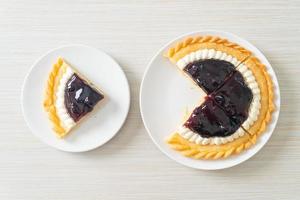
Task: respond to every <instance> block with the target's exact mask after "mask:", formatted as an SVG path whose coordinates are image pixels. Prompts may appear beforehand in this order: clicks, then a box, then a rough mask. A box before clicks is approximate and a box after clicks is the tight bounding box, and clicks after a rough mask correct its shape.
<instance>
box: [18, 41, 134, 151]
mask: <svg viewBox="0 0 300 200" xmlns="http://www.w3.org/2000/svg"><path fill="white" fill-rule="evenodd" d="M60 56H61V57H63V58H64V59H66V61H67V62H69V63H71V65H73V66H74V67H75V68H76V69H78V71H79V72H81V73H82V74H83V75H84V76H85V77H87V78H88V79H89V80H90V81H92V82H93V83H94V84H95V85H96V86H97V87H98V88H100V89H101V90H102V91H103V92H104V94H105V96H106V97H107V99H106V101H105V103H103V104H102V105H101V106H100V108H99V109H97V110H94V111H92V113H90V116H89V117H88V119H86V120H84V121H83V122H82V123H81V124H79V126H78V127H77V128H76V129H74V130H73V131H72V132H71V133H70V134H69V135H68V136H66V137H65V138H64V139H58V138H57V137H56V136H55V134H54V132H53V130H52V129H51V123H50V121H49V120H48V116H47V113H46V112H45V111H44V108H43V99H44V92H45V86H46V82H47V78H48V75H49V73H50V71H51V68H52V65H53V64H54V63H55V62H56V60H57V58H58V57H60ZM21 104H22V109H23V114H24V118H25V121H26V122H27V125H28V126H29V128H30V129H31V131H32V133H33V134H34V135H36V136H37V137H38V138H40V139H41V140H42V141H43V142H45V143H46V144H48V145H50V146H52V147H55V148H57V149H60V150H62V151H68V152H83V151H89V150H92V149H95V148H97V147H99V146H101V145H103V144H104V143H106V142H107V141H109V140H110V139H111V138H112V137H113V136H114V135H115V134H116V133H117V132H118V131H119V129H120V128H121V127H122V125H123V123H124V121H125V119H126V117H127V114H128V110H129V106H130V92H129V85H128V81H127V79H126V76H125V74H124V72H123V71H122V69H121V67H120V66H119V65H118V64H117V63H116V62H115V61H114V60H113V59H112V58H111V57H110V56H108V55H107V54H106V53H104V52H103V51H100V50H98V49H95V48H92V47H88V46H84V45H69V46H63V47H60V48H57V49H54V50H51V51H50V52H48V53H46V54H45V55H44V56H42V57H41V58H40V59H38V60H37V61H36V63H35V64H34V65H33V66H32V68H31V70H30V71H29V73H28V75H27V77H26V78H25V81H24V84H23V89H22V97H21Z"/></svg>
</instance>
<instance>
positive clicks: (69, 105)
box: [43, 58, 104, 138]
mask: <svg viewBox="0 0 300 200" xmlns="http://www.w3.org/2000/svg"><path fill="white" fill-rule="evenodd" d="M45 91H46V95H45V99H44V104H43V105H44V109H45V111H46V112H47V113H48V116H49V120H50V121H51V122H52V125H53V130H54V132H55V133H56V135H57V136H58V137H59V138H63V137H64V136H66V135H67V134H68V133H69V132H70V131H71V130H72V129H73V128H75V127H76V126H77V125H78V124H79V122H81V121H82V119H83V118H85V117H86V116H87V115H88V114H89V113H90V112H91V111H93V110H94V108H95V107H96V106H97V105H98V104H99V102H102V101H103V99H104V95H103V92H101V91H100V90H99V89H98V88H97V87H96V86H95V85H93V84H92V83H91V82H90V81H89V80H88V79H87V78H85V77H84V76H83V75H82V74H80V73H79V72H78V71H77V70H76V69H75V68H74V67H72V66H71V65H69V64H68V63H67V62H66V61H65V60H64V59H62V58H58V60H57V62H56V63H55V64H54V65H53V67H52V70H51V72H50V74H49V77H48V81H47V86H46V90H45Z"/></svg>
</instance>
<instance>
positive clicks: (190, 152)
mask: <svg viewBox="0 0 300 200" xmlns="http://www.w3.org/2000/svg"><path fill="white" fill-rule="evenodd" d="M220 45H222V46H223V47H222V46H220ZM203 48H214V49H216V50H220V51H223V52H225V53H228V54H229V55H232V56H235V57H237V58H238V60H239V61H240V62H241V63H244V64H246V66H247V67H248V65H247V62H252V65H253V66H252V68H250V67H249V68H250V70H251V71H253V74H254V76H255V78H257V79H259V80H258V81H259V82H266V83H267V88H266V89H265V90H264V92H265V93H266V92H267V93H268V94H267V95H266V96H267V97H268V100H267V102H265V104H266V103H267V104H268V105H267V106H268V109H266V111H265V114H260V118H261V119H258V120H257V121H256V122H255V123H254V124H253V125H252V126H251V127H250V128H249V129H248V130H246V134H245V135H244V136H243V137H241V138H238V139H236V140H234V141H233V142H230V143H227V144H222V145H209V146H208V145H198V144H195V143H192V142H189V141H187V140H186V139H184V138H183V137H181V136H180V135H179V134H178V133H176V132H175V133H173V134H172V135H171V136H170V137H169V138H168V139H167V143H168V144H169V145H170V146H171V148H173V149H174V150H176V151H179V152H180V153H181V154H182V155H184V156H186V157H190V158H194V159H214V160H215V159H220V158H227V157H228V156H230V155H233V154H239V153H240V152H242V151H243V150H246V149H248V148H250V147H251V146H252V145H254V144H255V143H256V139H257V136H259V135H260V134H261V133H262V132H263V131H264V130H265V129H266V126H267V123H268V122H269V121H270V120H271V113H272V111H273V110H274V109H275V106H274V103H273V96H274V94H273V83H272V80H271V78H270V76H269V74H268V73H267V71H266V68H265V66H264V65H263V64H262V63H261V62H260V61H259V60H258V59H257V58H256V57H253V56H251V55H252V53H251V52H250V51H248V50H247V49H245V48H243V47H241V46H239V45H238V44H235V43H232V42H229V41H228V40H227V39H222V38H220V37H216V36H195V37H188V38H186V39H184V40H183V41H181V42H178V43H177V44H176V45H175V47H173V48H169V50H168V51H167V52H166V54H165V55H164V56H165V57H167V58H169V60H170V61H171V62H173V63H176V62H177V61H178V60H179V59H180V58H182V57H184V56H185V55H186V54H189V53H191V52H193V51H197V50H199V49H203ZM228 48H229V49H228ZM255 67H258V68H259V69H260V70H261V72H262V73H261V74H262V76H261V77H259V76H258V75H257V74H258V72H257V73H255V70H253V68H255ZM259 86H261V85H259ZM260 89H261V88H260ZM257 127H258V128H257Z"/></svg>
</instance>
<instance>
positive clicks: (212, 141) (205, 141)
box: [177, 126, 245, 145]
mask: <svg viewBox="0 0 300 200" xmlns="http://www.w3.org/2000/svg"><path fill="white" fill-rule="evenodd" d="M177 132H178V133H179V135H181V136H182V137H183V138H185V139H186V140H188V141H190V142H193V143H196V144H200V145H221V144H226V143H228V142H232V141H233V140H235V139H237V138H239V137H242V136H243V135H244V134H245V131H244V129H242V128H241V127H240V128H239V129H238V130H236V131H235V132H234V133H233V134H232V135H230V136H226V137H209V138H205V137H202V136H201V135H199V134H197V133H195V132H193V131H191V130H190V129H188V128H186V127H185V126H181V127H180V128H179V129H178V130H177Z"/></svg>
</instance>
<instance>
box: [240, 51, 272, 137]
mask: <svg viewBox="0 0 300 200" xmlns="http://www.w3.org/2000/svg"><path fill="white" fill-rule="evenodd" d="M244 64H245V65H246V66H247V67H248V68H249V69H250V70H251V71H252V73H253V75H254V76H255V79H256V81H257V83H258V86H259V89H260V91H261V94H262V95H261V100H260V103H261V109H260V114H259V116H258V119H257V120H256V121H255V122H254V124H253V125H252V126H251V127H249V128H248V129H247V132H248V133H250V134H251V135H255V134H256V135H260V134H261V133H263V132H264V131H265V129H266V127H267V124H268V122H269V121H270V120H271V114H272V112H273V111H274V110H275V105H274V92H273V83H272V80H271V77H270V76H269V74H268V72H267V70H266V67H265V65H263V64H262V63H261V62H260V61H259V60H258V59H257V58H256V57H253V56H251V57H250V58H249V59H247V60H246V61H245V63H244Z"/></svg>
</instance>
